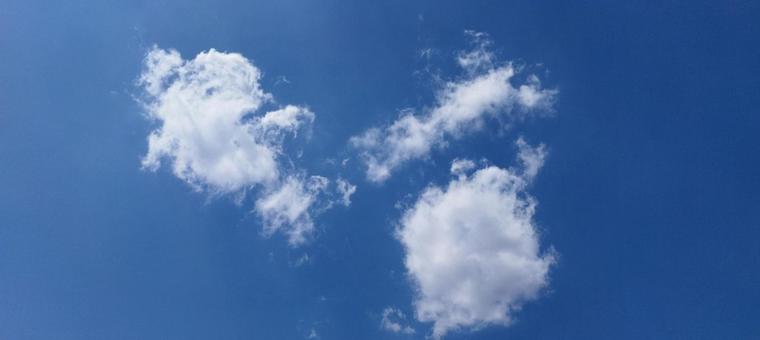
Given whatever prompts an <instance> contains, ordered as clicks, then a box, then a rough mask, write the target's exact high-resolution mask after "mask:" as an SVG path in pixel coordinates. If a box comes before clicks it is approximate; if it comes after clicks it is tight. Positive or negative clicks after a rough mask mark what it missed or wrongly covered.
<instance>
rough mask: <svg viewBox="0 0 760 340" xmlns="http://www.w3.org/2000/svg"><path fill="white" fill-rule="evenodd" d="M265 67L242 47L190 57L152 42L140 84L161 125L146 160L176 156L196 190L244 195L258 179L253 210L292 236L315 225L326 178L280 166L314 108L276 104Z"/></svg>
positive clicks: (154, 164) (175, 165)
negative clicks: (288, 142) (287, 142)
mask: <svg viewBox="0 0 760 340" xmlns="http://www.w3.org/2000/svg"><path fill="white" fill-rule="evenodd" d="M260 78H261V72H260V71H259V69H258V68H256V66H254V65H253V64H252V63H251V62H250V61H249V60H248V59H246V58H245V57H243V56H242V55H240V54H237V53H224V52H219V51H216V50H214V49H211V50H208V51H205V52H201V53H199V54H198V55H197V56H196V57H195V58H193V59H189V60H184V59H183V58H182V57H181V56H180V54H179V53H178V52H177V51H175V50H163V49H159V48H157V47H154V48H153V49H151V50H150V51H149V53H148V54H147V56H146V58H145V64H144V69H143V72H142V74H141V76H140V79H139V84H140V85H141V86H142V87H143V89H144V90H145V98H144V99H143V104H144V106H145V109H146V111H147V114H148V116H149V117H150V118H151V119H152V120H154V121H155V122H157V123H159V124H160V126H159V127H158V128H157V129H156V130H154V131H153V132H151V134H150V136H149V137H148V152H147V154H146V155H145V157H144V158H143V160H142V164H143V167H144V168H146V169H150V170H156V169H158V168H159V167H160V166H161V164H162V162H168V163H170V164H171V168H172V171H173V173H174V175H175V176H177V177H178V178H180V179H181V180H183V181H185V182H186V183H188V184H189V185H191V186H192V187H193V188H195V189H196V190H197V191H207V192H209V193H211V194H214V195H222V194H234V195H244V194H245V193H246V192H247V191H248V190H249V189H251V188H253V187H259V188H260V190H261V191H262V192H263V196H262V197H260V198H259V199H258V200H257V201H256V207H255V211H256V212H257V213H258V214H259V215H260V216H261V217H262V219H263V222H264V232H265V234H267V235H269V234H271V233H273V232H275V231H279V230H283V231H285V232H286V233H287V234H288V236H289V240H290V243H291V244H300V243H302V242H303V241H304V240H305V237H306V235H307V234H308V233H309V232H311V231H312V229H313V222H312V221H311V213H310V210H311V209H312V206H313V204H314V203H315V201H316V197H317V195H318V194H319V192H320V191H322V190H324V189H325V188H326V186H327V184H328V181H327V179H325V178H323V177H318V176H312V177H309V178H306V177H305V176H301V175H293V174H289V173H290V172H294V170H291V171H288V170H286V168H285V167H283V166H282V164H281V163H282V162H281V158H285V157H286V155H285V154H284V150H283V142H284V138H285V137H286V136H288V135H293V136H295V135H296V134H297V133H298V131H299V130H301V129H303V128H304V127H307V126H309V125H310V124H311V123H312V122H313V121H314V113H313V112H311V111H310V110H309V109H308V108H305V107H300V106H294V105H286V106H284V107H279V108H277V109H275V110H273V111H270V112H262V111H264V110H262V107H263V105H264V104H275V103H274V99H273V97H272V95H271V94H269V93H266V92H265V91H264V90H263V89H262V88H261V85H260V83H259V79H260Z"/></svg>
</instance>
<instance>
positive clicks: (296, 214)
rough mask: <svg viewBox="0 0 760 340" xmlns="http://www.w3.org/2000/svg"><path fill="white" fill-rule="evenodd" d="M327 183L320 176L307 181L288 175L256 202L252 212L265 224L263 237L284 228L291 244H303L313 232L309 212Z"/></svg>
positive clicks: (327, 181)
mask: <svg viewBox="0 0 760 340" xmlns="http://www.w3.org/2000/svg"><path fill="white" fill-rule="evenodd" d="M328 183H329V180H328V179H327V178H324V177H321V176H311V177H309V178H308V179H307V180H303V179H302V178H300V177H297V176H290V177H288V178H286V179H285V180H284V181H283V183H282V184H281V185H279V186H276V187H275V189H274V190H272V191H270V192H269V193H266V194H264V195H263V196H262V197H260V198H259V199H258V200H256V207H255V211H256V213H257V214H258V215H259V216H260V217H261V219H262V220H263V222H264V235H271V234H273V233H275V232H277V231H278V230H280V229H281V228H283V227H287V230H286V233H287V234H288V242H290V244H291V245H299V244H302V243H304V242H305V241H306V236H307V235H308V234H309V233H311V232H312V230H313V229H314V222H313V221H312V219H311V214H310V212H309V209H310V208H311V207H312V206H313V205H314V203H315V202H316V201H317V197H318V196H319V194H320V193H322V192H323V191H324V190H325V189H326V188H327V185H328Z"/></svg>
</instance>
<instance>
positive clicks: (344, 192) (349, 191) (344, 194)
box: [335, 178, 356, 206]
mask: <svg viewBox="0 0 760 340" xmlns="http://www.w3.org/2000/svg"><path fill="white" fill-rule="evenodd" d="M335 182H336V184H337V187H338V188H337V189H338V194H340V198H339V202H340V204H343V205H344V206H349V205H351V195H353V194H354V193H355V192H356V186H355V185H353V184H351V183H350V182H348V181H347V180H344V179H342V178H338V179H337V180H336V181H335Z"/></svg>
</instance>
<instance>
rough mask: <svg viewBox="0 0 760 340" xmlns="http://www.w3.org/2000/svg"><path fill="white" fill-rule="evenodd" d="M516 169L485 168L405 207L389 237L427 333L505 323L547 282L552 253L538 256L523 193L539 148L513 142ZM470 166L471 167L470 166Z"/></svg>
mask: <svg viewBox="0 0 760 340" xmlns="http://www.w3.org/2000/svg"><path fill="white" fill-rule="evenodd" d="M517 146H518V149H519V153H518V158H519V160H520V162H521V166H520V167H519V168H512V169H502V168H499V167H496V166H488V167H484V168H482V169H479V170H477V171H475V172H474V173H471V174H469V175H468V174H467V173H466V170H464V169H465V168H468V167H470V166H469V165H470V163H462V162H463V161H461V160H458V161H456V162H455V164H454V165H456V164H467V165H468V166H467V167H461V166H453V165H452V172H453V173H454V174H455V175H458V177H457V178H455V179H453V180H452V181H451V182H450V183H449V184H448V186H447V187H445V188H441V187H437V186H430V187H428V188H427V189H425V190H424V191H423V192H422V194H421V195H420V197H419V198H418V200H417V202H416V203H415V204H414V205H413V206H412V207H411V208H410V209H408V210H407V211H406V212H405V214H404V216H403V218H402V220H401V223H400V226H399V229H398V231H397V236H398V238H399V240H400V241H401V243H402V244H403V246H404V250H405V265H406V268H407V270H408V272H409V274H410V276H411V278H412V279H413V281H414V284H415V286H416V287H415V288H416V290H417V296H416V297H415V303H414V305H415V309H416V316H417V319H418V320H420V321H424V322H433V323H434V325H433V336H434V337H435V338H440V337H442V336H444V335H445V334H446V333H447V332H449V331H451V330H456V329H463V328H477V327H481V326H486V325H492V324H496V325H507V324H509V323H510V322H511V320H512V316H513V314H514V313H515V312H516V311H518V310H519V309H520V308H521V306H522V305H523V303H525V302H526V301H529V300H532V299H535V298H537V297H538V295H539V293H540V291H541V289H542V288H544V287H545V286H546V285H547V284H548V272H549V269H550V267H551V265H552V264H553V263H554V255H553V252H551V251H549V252H548V253H545V254H542V253H541V250H540V246H539V238H538V235H537V233H536V226H535V222H534V221H533V214H534V211H535V207H536V201H535V200H534V199H533V198H531V197H530V196H529V195H528V193H527V192H526V188H527V186H528V185H529V183H530V181H531V180H532V178H533V177H534V176H535V175H536V173H537V171H538V169H539V168H540V167H541V165H542V164H543V159H544V157H545V154H546V153H545V151H544V148H543V146H539V147H537V148H533V147H530V146H529V145H527V143H525V142H524V141H522V140H518V142H517ZM470 168H471V167H470Z"/></svg>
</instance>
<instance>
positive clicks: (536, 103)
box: [350, 31, 556, 182]
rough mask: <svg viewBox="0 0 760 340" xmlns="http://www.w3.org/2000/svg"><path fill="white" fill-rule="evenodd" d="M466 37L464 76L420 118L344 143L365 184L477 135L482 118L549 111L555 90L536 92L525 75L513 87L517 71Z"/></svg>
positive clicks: (482, 40) (483, 41)
mask: <svg viewBox="0 0 760 340" xmlns="http://www.w3.org/2000/svg"><path fill="white" fill-rule="evenodd" d="M467 34H468V35H470V36H471V37H472V40H473V44H474V46H475V47H474V48H473V49H472V50H471V51H467V52H462V53H460V54H459V55H458V56H457V62H458V64H459V66H460V67H461V68H462V69H463V70H464V71H465V73H466V76H465V77H464V78H463V79H460V80H456V81H450V82H448V83H446V84H445V86H443V88H442V89H441V90H440V91H439V92H438V93H437V96H436V98H437V99H436V102H435V103H434V104H433V105H432V108H430V109H428V110H426V111H425V112H422V113H421V114H415V113H414V112H412V111H409V110H406V111H404V112H402V114H401V116H400V117H399V118H398V119H397V120H396V121H394V122H393V123H391V124H390V125H389V126H384V127H380V128H371V129H369V130H367V131H366V132H364V133H363V134H361V135H358V136H354V137H352V138H351V140H350V143H351V144H352V145H353V146H354V147H356V148H358V149H359V150H360V151H361V157H362V159H363V161H364V163H365V165H366V166H367V171H366V175H367V178H368V179H369V180H371V181H374V182H382V181H384V180H386V179H387V178H388V177H390V175H391V172H392V171H393V170H394V169H395V168H397V167H398V166H400V165H401V164H403V163H405V162H407V161H410V160H413V159H419V158H425V157H426V156H427V155H428V154H429V153H430V152H431V151H432V149H434V148H436V147H443V146H444V145H445V143H446V141H447V139H450V138H459V137H461V136H463V135H465V134H467V133H470V132H473V131H477V130H479V129H480V128H481V127H482V125H483V123H484V120H485V119H486V118H496V119H499V120H502V121H504V120H506V121H509V120H515V119H518V118H520V117H522V116H524V115H528V114H531V113H534V112H542V111H546V110H549V109H550V108H551V105H552V102H553V100H554V96H555V93H556V91H555V90H546V89H542V88H541V83H540V80H539V79H538V77H536V76H535V75H530V76H528V77H527V81H526V82H525V83H524V84H520V85H513V82H512V78H513V77H514V75H515V74H516V73H517V72H518V69H517V68H515V67H514V66H513V65H512V63H499V62H497V61H496V57H495V56H494V54H493V53H492V52H491V51H490V49H489V47H490V45H491V44H492V43H491V41H490V40H489V39H488V37H487V36H486V35H485V34H483V33H476V32H470V31H468V32H467Z"/></svg>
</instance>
